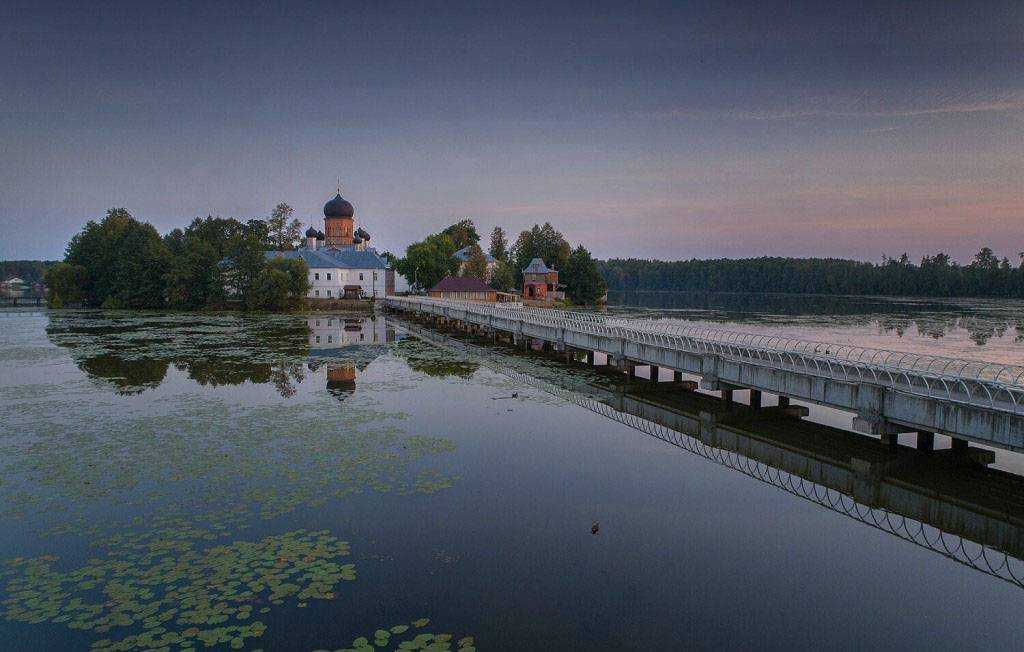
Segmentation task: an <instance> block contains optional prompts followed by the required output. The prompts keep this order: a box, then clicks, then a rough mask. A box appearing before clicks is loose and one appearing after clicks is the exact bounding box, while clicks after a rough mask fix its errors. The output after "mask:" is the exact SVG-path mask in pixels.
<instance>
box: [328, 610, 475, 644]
mask: <svg viewBox="0 0 1024 652" xmlns="http://www.w3.org/2000/svg"><path fill="white" fill-rule="evenodd" d="M429 624H430V620H429V619H427V618H419V619H417V620H414V621H412V622H411V623H410V624H408V625H405V624H402V625H394V626H392V627H389V628H387V629H384V628H380V629H377V630H376V631H375V632H373V633H372V634H369V635H366V636H359V637H358V638H356V639H354V640H353V641H352V643H351V645H349V646H348V647H342V648H337V649H335V650H333V652H397V651H403V652H404V651H406V650H421V651H422V652H445V651H447V650H456V651H457V652H476V649H477V648H476V642H475V640H474V638H473V637H472V636H462V637H459V638H456V636H455V635H453V634H447V633H439V634H434V633H431V632H424V631H421V630H423V629H424V628H425V627H427V625H429ZM314 652H331V651H330V650H327V649H323V650H315V651H314Z"/></svg>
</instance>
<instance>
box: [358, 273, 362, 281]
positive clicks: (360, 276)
mask: <svg viewBox="0 0 1024 652" xmlns="http://www.w3.org/2000/svg"><path fill="white" fill-rule="evenodd" d="M359 280H360V281H361V280H363V273H362V272H360V273H359Z"/></svg>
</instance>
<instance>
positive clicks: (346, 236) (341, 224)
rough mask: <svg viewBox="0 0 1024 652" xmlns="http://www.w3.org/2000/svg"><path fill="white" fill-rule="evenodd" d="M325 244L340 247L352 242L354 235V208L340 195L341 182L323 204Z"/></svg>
mask: <svg viewBox="0 0 1024 652" xmlns="http://www.w3.org/2000/svg"><path fill="white" fill-rule="evenodd" d="M324 231H325V235H326V238H325V246H327V247H340V246H346V245H351V244H352V238H353V236H354V235H355V208H354V207H353V206H352V204H350V203H349V202H348V201H347V200H346V199H345V198H343V197H342V196H341V184H338V194H336V195H335V196H334V199H331V200H330V201H328V202H327V203H326V204H324Z"/></svg>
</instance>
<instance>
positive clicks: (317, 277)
mask: <svg viewBox="0 0 1024 652" xmlns="http://www.w3.org/2000/svg"><path fill="white" fill-rule="evenodd" d="M313 278H314V279H316V280H318V281H319V280H320V272H317V273H316V274H313Z"/></svg>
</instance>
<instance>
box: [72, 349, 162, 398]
mask: <svg viewBox="0 0 1024 652" xmlns="http://www.w3.org/2000/svg"><path fill="white" fill-rule="evenodd" d="M76 363H77V364H78V367H79V369H81V370H82V371H84V372H85V373H86V374H88V375H89V377H91V378H98V379H100V380H104V381H107V382H109V383H110V384H111V385H113V386H114V387H115V389H116V391H117V393H118V394H140V393H142V392H144V391H146V390H147V389H153V388H154V387H157V386H158V385H160V383H161V382H163V380H164V376H166V375H167V366H168V362H167V361H166V360H153V359H143V360H128V359H125V358H123V357H120V356H118V355H115V354H113V353H102V354H100V355H95V356H92V357H86V358H82V359H79V360H76Z"/></svg>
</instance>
